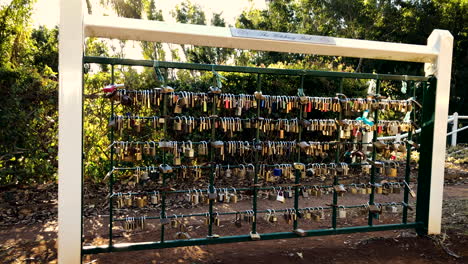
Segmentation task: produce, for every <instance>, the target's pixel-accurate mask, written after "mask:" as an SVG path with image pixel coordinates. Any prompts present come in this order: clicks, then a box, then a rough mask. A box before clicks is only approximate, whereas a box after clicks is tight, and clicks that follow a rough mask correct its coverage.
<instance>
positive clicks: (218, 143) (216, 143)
mask: <svg viewBox="0 0 468 264" xmlns="http://www.w3.org/2000/svg"><path fill="white" fill-rule="evenodd" d="M211 146H212V147H213V148H217V149H219V148H222V147H224V143H223V141H219V140H218V141H214V142H211Z"/></svg>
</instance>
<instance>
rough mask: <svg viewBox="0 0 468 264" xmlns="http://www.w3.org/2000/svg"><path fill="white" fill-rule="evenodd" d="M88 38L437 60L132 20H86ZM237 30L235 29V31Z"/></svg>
mask: <svg viewBox="0 0 468 264" xmlns="http://www.w3.org/2000/svg"><path fill="white" fill-rule="evenodd" d="M84 28H85V35H86V36H87V37H102V38H115V39H122V40H140V41H154V42H166V43H175V44H191V45H197V46H209V47H222V48H235V49H246V50H261V51H277V52H288V53H303V54H316V55H326V56H344V57H356V58H368V59H381V60H397V61H409V62H428V63H433V62H434V61H435V59H436V58H437V56H438V53H437V50H435V49H433V47H431V46H425V45H411V44H402V43H391V42H381V41H369V40H356V39H345V38H334V37H322V36H312V35H300V34H289V33H286V34H285V33H281V32H266V31H250V30H241V31H242V32H243V33H245V34H248V35H249V36H246V35H244V34H243V35H241V36H240V35H236V34H232V31H231V28H226V27H214V26H204V25H191V24H180V23H166V22H160V21H150V20H141V19H130V18H116V17H97V16H86V17H85V22H84ZM234 30H235V29H234Z"/></svg>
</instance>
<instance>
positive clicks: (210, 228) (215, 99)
mask: <svg viewBox="0 0 468 264" xmlns="http://www.w3.org/2000/svg"><path fill="white" fill-rule="evenodd" d="M220 88H221V87H220ZM218 100H219V98H218V94H213V106H212V107H211V111H212V113H211V115H213V116H216V105H217V103H218ZM215 140H216V128H215V124H212V126H211V142H214V141H215ZM223 148H224V146H223ZM208 150H211V151H210V160H211V173H210V186H209V187H208V189H209V191H210V192H211V193H213V192H215V188H214V180H215V179H214V177H215V174H216V163H215V153H214V152H215V151H216V150H215V149H213V147H212V146H210V147H209V148H208ZM207 195H208V194H207ZM208 202H209V208H208V210H209V221H208V238H212V237H213V204H214V202H215V201H214V200H213V199H209V201H208Z"/></svg>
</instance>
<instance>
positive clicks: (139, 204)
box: [135, 197, 145, 208]
mask: <svg viewBox="0 0 468 264" xmlns="http://www.w3.org/2000/svg"><path fill="white" fill-rule="evenodd" d="M135 202H136V205H137V207H138V208H143V207H145V200H144V199H143V198H141V197H137V198H136V199H135Z"/></svg>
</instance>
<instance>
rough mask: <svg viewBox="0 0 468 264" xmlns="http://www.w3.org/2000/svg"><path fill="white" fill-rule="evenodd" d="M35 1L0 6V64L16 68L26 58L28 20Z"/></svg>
mask: <svg viewBox="0 0 468 264" xmlns="http://www.w3.org/2000/svg"><path fill="white" fill-rule="evenodd" d="M35 2H36V1H35V0H12V1H11V2H10V4H7V5H2V6H0V64H2V65H6V64H8V65H11V66H18V65H19V63H20V61H22V60H23V59H24V58H25V57H26V56H27V51H28V49H27V46H28V45H29V44H30V43H29V41H30V38H29V33H30V31H29V18H30V16H31V10H32V7H33V5H34V3H35Z"/></svg>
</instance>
